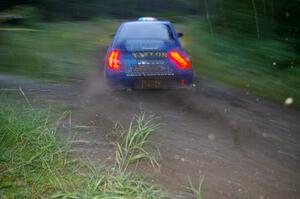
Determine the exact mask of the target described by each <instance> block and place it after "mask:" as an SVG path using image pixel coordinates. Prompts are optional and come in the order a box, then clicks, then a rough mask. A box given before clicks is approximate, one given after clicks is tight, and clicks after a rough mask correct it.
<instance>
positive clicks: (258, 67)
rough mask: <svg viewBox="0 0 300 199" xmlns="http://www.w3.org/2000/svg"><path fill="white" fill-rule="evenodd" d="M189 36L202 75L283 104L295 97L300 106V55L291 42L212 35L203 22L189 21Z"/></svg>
mask: <svg viewBox="0 0 300 199" xmlns="http://www.w3.org/2000/svg"><path fill="white" fill-rule="evenodd" d="M187 35H188V36H191V37H190V38H186V42H187V43H186V44H187V49H189V50H191V52H190V53H191V55H192V59H193V65H194V67H195V69H196V70H197V71H198V72H199V74H200V75H206V76H209V77H212V78H214V79H217V80H221V81H224V82H226V83H230V84H232V85H235V86H238V87H240V88H243V89H245V90H246V91H249V92H252V93H255V94H258V95H260V96H264V97H267V98H269V99H273V100H275V101H278V102H280V103H283V102H284V100H285V99H286V98H287V97H293V98H294V101H295V106H296V107H298V108H299V107H300V103H299V102H300V89H299V88H300V67H299V63H300V57H299V54H298V53H297V51H296V50H295V49H294V48H293V46H292V45H290V44H289V43H288V42H283V41H279V40H276V39H272V38H269V39H260V40H258V39H256V38H255V37H252V36H251V35H245V34H241V33H235V34H234V35H227V34H222V33H215V34H214V35H211V34H210V33H209V31H208V28H207V24H206V23H205V22H201V21H193V22H191V21H190V24H189V33H188V34H187Z"/></svg>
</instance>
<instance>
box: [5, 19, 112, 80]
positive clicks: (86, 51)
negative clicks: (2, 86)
mask: <svg viewBox="0 0 300 199" xmlns="http://www.w3.org/2000/svg"><path fill="white" fill-rule="evenodd" d="M116 24H117V23H115V22H114V23H107V21H105V20H97V21H93V22H82V23H66V22H64V23H55V24H51V23H48V24H39V26H38V29H14V28H11V29H5V30H1V29H0V36H1V37H0V46H1V47H0V60H1V65H0V70H1V71H6V72H12V73H19V74H25V75H29V76H33V77H36V78H40V79H48V80H63V81H71V80H72V78H74V77H75V78H76V77H77V76H79V75H84V74H86V72H87V71H89V69H92V68H97V67H98V66H99V64H101V63H97V62H98V61H99V60H98V59H97V57H98V55H97V54H98V53H99V54H100V53H101V52H99V51H101V50H102V49H103V50H104V49H105V46H106V45H108V43H109V41H110V40H109V34H110V33H112V32H114V29H115V26H116ZM96 49H99V50H98V51H97V54H95V50H96ZM103 50H102V51H103Z"/></svg>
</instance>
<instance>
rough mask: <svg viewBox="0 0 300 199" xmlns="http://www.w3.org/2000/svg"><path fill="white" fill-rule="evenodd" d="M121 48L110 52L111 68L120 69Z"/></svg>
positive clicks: (109, 64) (109, 63)
mask: <svg viewBox="0 0 300 199" xmlns="http://www.w3.org/2000/svg"><path fill="white" fill-rule="evenodd" d="M120 56H121V51H120V50H111V51H110V52H109V54H108V63H107V65H108V67H109V68H110V69H111V70H120Z"/></svg>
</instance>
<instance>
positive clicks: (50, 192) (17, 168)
mask: <svg viewBox="0 0 300 199" xmlns="http://www.w3.org/2000/svg"><path fill="white" fill-rule="evenodd" d="M11 100H12V96H7V95H2V96H1V104H0V154H1V155H0V198H4V199H5V198H103V199H104V198H105V199H108V198H143V199H144V198H145V199H146V198H151V199H157V198H166V193H164V192H163V191H162V190H161V189H159V188H158V187H157V186H155V185H152V184H149V183H147V182H146V181H145V180H144V179H143V177H142V176H140V175H139V174H137V173H136V172H134V170H132V169H128V166H129V165H131V164H137V163H138V162H139V161H147V160H149V161H150V162H151V163H152V164H153V166H155V167H156V166H157V165H158V163H157V160H156V158H155V156H154V155H152V153H151V152H149V151H148V150H147V147H146V145H147V143H148V136H150V135H151V134H153V133H154V132H155V131H156V130H157V128H158V124H157V123H156V122H155V121H154V120H153V119H154V118H148V117H147V116H145V115H141V116H136V117H135V118H133V120H132V122H131V124H130V127H129V129H127V130H125V129H123V128H118V129H116V131H115V133H116V134H118V135H121V136H120V137H119V138H118V139H117V142H116V163H115V165H98V164H95V163H93V162H92V161H88V160H84V159H80V158H78V157H77V156H76V154H72V153H71V152H70V148H71V146H70V144H65V142H62V141H61V140H60V139H59V138H58V136H57V133H58V132H57V131H58V130H57V129H58V128H57V127H58V126H57V125H58V124H57V121H56V120H54V119H53V118H56V117H53V115H51V113H49V110H41V109H35V108H32V107H29V106H28V105H24V104H22V103H17V104H18V105H16V104H14V106H13V105H11V103H10V102H11ZM17 102H18V101H17ZM63 143H64V144H63ZM70 143H71V142H70Z"/></svg>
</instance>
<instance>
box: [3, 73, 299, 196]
mask: <svg viewBox="0 0 300 199" xmlns="http://www.w3.org/2000/svg"><path fill="white" fill-rule="evenodd" d="M95 71H96V70H95ZM196 84H197V87H196V88H195V89H191V90H169V91H166V90H164V91H122V92H112V91H110V90H109V89H108V88H107V87H106V85H105V83H104V81H103V80H102V78H101V76H100V75H99V74H98V72H95V74H94V75H91V76H89V77H86V78H85V79H83V80H81V81H78V82H76V83H74V84H73V85H62V84H49V83H40V82H37V81H34V80H30V79H28V78H24V77H22V76H13V75H7V74H1V75H0V87H1V88H13V87H15V88H18V87H19V86H21V87H22V89H23V90H24V92H25V93H26V94H27V95H30V96H34V97H37V98H39V97H40V98H47V99H52V100H57V101H59V100H61V101H63V102H66V103H71V104H72V105H73V106H75V110H74V111H73V113H72V127H73V129H75V130H76V131H78V132H79V134H78V137H77V141H75V142H74V144H73V145H74V150H77V151H78V152H79V153H80V154H82V155H84V156H88V157H89V158H92V159H94V160H95V161H99V162H102V163H103V162H112V161H113V158H114V147H113V144H112V142H113V140H112V139H111V136H110V134H111V129H112V127H113V125H114V122H115V121H120V122H121V123H123V124H128V123H129V122H130V120H131V118H132V117H133V116H134V115H135V114H137V113H140V112H146V113H149V114H155V115H156V116H158V117H159V118H160V119H159V121H160V122H161V123H162V125H161V127H160V129H159V131H158V132H157V133H156V134H155V135H154V136H153V137H152V138H151V142H152V143H154V144H155V145H156V146H157V147H158V148H159V149H160V152H161V160H160V164H161V169H160V171H155V172H153V170H152V169H151V168H148V167H145V168H142V169H141V170H142V171H143V172H144V174H145V175H146V176H147V177H148V178H149V179H150V180H153V181H155V182H156V183H158V184H160V185H161V186H162V187H163V188H166V189H167V190H169V191H170V193H172V194H173V195H174V196H175V195H177V196H181V197H182V198H193V196H192V195H191V193H189V192H188V191H187V189H186V188H185V187H186V186H188V176H190V178H191V179H192V181H193V182H195V183H196V182H197V181H198V179H199V177H200V176H204V184H203V192H204V196H205V198H206V199H210V198H216V199H226V198H230V199H240V198H241V199H242V198H247V199H248V198H259V199H267V198H269V199H297V198H300V112H299V111H296V110H293V109H292V108H289V107H284V106H282V105H279V104H275V103H272V102H269V101H267V100H264V99H261V98H259V97H256V96H253V95H250V94H248V93H247V92H243V91H240V90H238V89H234V88H231V87H228V86H225V85H222V84H220V83H216V82H214V81H212V80H209V79H206V78H198V79H197V80H196Z"/></svg>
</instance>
